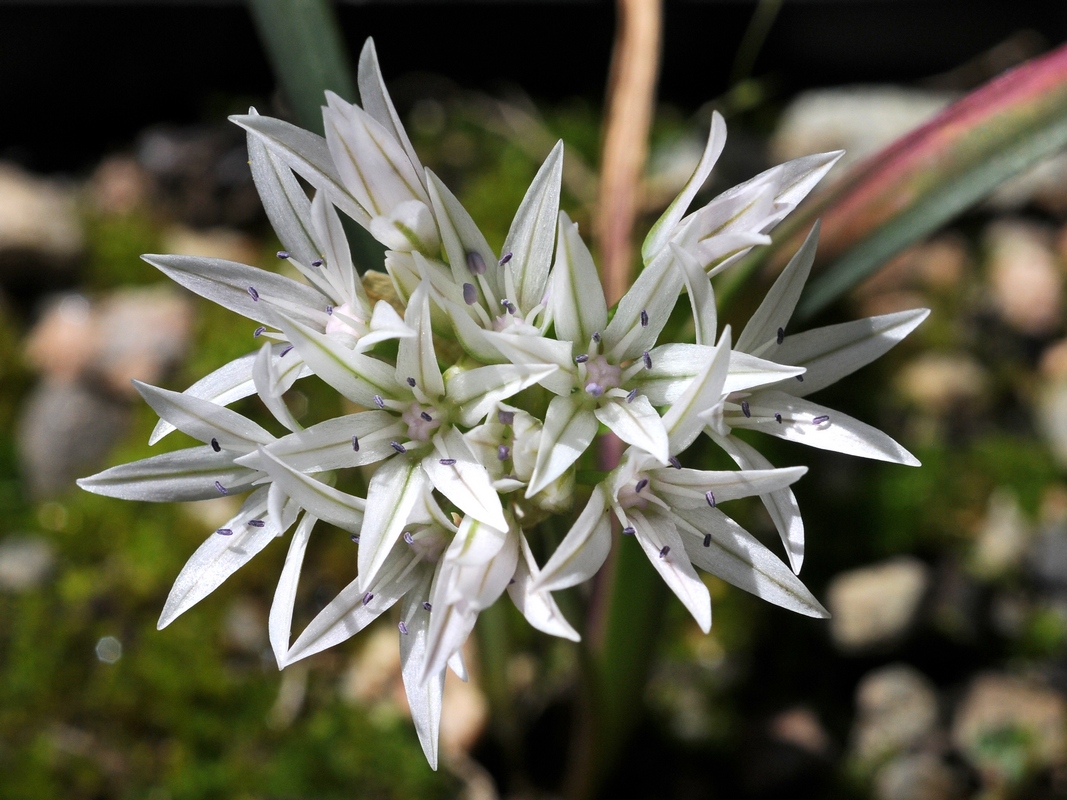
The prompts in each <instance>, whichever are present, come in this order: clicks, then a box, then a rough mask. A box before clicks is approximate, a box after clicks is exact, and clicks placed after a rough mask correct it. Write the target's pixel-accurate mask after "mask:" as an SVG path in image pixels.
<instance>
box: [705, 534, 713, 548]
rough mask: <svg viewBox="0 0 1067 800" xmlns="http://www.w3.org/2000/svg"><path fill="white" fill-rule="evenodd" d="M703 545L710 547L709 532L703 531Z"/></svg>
mask: <svg viewBox="0 0 1067 800" xmlns="http://www.w3.org/2000/svg"><path fill="white" fill-rule="evenodd" d="M704 546H705V547H711V534H710V533H705V534H704Z"/></svg>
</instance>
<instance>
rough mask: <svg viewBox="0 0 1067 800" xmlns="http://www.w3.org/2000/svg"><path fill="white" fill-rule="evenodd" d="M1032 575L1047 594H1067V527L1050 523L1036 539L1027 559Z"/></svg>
mask: <svg viewBox="0 0 1067 800" xmlns="http://www.w3.org/2000/svg"><path fill="white" fill-rule="evenodd" d="M1027 561H1028V567H1029V571H1030V575H1031V576H1032V577H1033V579H1034V582H1035V583H1036V584H1037V586H1038V588H1039V589H1041V590H1042V591H1043V592H1045V593H1046V594H1052V595H1059V596H1061V597H1062V596H1067V528H1064V527H1063V526H1061V525H1050V526H1048V527H1046V528H1044V529H1043V530H1042V531H1041V532H1040V533H1039V534H1038V536H1037V538H1036V540H1035V541H1034V544H1033V547H1032V548H1031V550H1030V557H1029V559H1028V560H1027Z"/></svg>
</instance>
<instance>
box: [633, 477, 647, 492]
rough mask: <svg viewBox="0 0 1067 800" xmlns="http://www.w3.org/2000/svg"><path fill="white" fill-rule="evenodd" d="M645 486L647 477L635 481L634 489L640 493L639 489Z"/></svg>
mask: <svg viewBox="0 0 1067 800" xmlns="http://www.w3.org/2000/svg"><path fill="white" fill-rule="evenodd" d="M646 486H648V478H642V479H641V480H639V481H638V482H637V486H635V487H634V491H635V492H638V493H640V491H641V490H642V489H644V488H645V487H646Z"/></svg>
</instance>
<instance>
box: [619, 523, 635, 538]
mask: <svg viewBox="0 0 1067 800" xmlns="http://www.w3.org/2000/svg"><path fill="white" fill-rule="evenodd" d="M622 532H623V533H624V534H626V535H627V536H633V535H634V534H635V533H637V529H636V528H635V527H634V526H633V525H627V526H626V527H625V528H623V529H622Z"/></svg>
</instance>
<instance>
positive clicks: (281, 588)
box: [267, 514, 318, 669]
mask: <svg viewBox="0 0 1067 800" xmlns="http://www.w3.org/2000/svg"><path fill="white" fill-rule="evenodd" d="M317 521H318V520H316V519H315V517H313V516H312V515H311V514H304V517H303V519H301V520H300V524H299V525H297V526H296V530H295V531H293V538H292V541H290V542H289V552H288V553H286V555H285V564H284V565H283V566H282V574H281V576H279V578H278V586H277V587H276V588H275V590H274V602H273V603H271V606H270V618H269V620H268V623H267V628H268V630H269V631H270V645H271V649H272V650H274V658H275V660H276V661H277V662H278V669H281V668H282V667H284V666H285V659H286V654H287V653H288V652H289V636H290V634H291V633H292V628H293V607H294V606H295V605H296V587H297V584H299V582H300V568H301V566H303V564H304V551H305V550H307V544H308V539H310V538H311V529H312V528H314V527H315V523H316V522H317Z"/></svg>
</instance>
